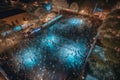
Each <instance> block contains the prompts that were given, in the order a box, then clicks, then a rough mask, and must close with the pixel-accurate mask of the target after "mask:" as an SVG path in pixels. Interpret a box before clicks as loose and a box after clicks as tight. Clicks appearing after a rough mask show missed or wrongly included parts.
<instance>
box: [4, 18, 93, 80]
mask: <svg viewBox="0 0 120 80" xmlns="http://www.w3.org/2000/svg"><path fill="white" fill-rule="evenodd" d="M83 26H84V27H83ZM90 39H91V38H90V37H89V36H86V23H85V22H84V21H83V20H81V19H79V18H69V19H63V20H61V21H59V22H57V23H55V24H54V25H52V26H51V27H49V29H47V30H45V31H44V32H43V33H42V34H41V35H39V36H35V37H34V38H32V39H29V40H25V41H24V42H23V43H21V44H20V45H19V46H17V47H15V48H14V49H13V50H10V52H7V53H8V54H11V57H10V58H9V59H8V61H7V62H6V63H4V64H3V65H2V66H3V67H4V66H7V67H6V68H9V69H11V73H13V74H14V75H13V74H12V75H11V74H10V72H7V73H8V75H10V76H12V77H10V79H11V80H25V78H26V80H63V79H65V80H69V79H67V76H69V72H71V71H72V72H71V74H70V75H72V76H73V77H74V76H75V75H79V73H80V69H81V66H82V65H83V61H84V57H85V53H86V52H87V51H88V50H89V48H88V45H89V44H90V43H89V40H90ZM8 64H12V66H13V67H12V68H11V67H9V65H8ZM4 69H5V68H4ZM22 71H23V72H24V73H25V75H27V77H23V76H25V75H24V74H23V72H22ZM18 78H19V79H18Z"/></svg>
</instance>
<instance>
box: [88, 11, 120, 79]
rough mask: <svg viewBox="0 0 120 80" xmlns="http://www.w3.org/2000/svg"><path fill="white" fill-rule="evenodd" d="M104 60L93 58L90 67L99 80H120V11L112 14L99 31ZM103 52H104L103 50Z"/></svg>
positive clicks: (94, 56)
mask: <svg viewBox="0 0 120 80" xmlns="http://www.w3.org/2000/svg"><path fill="white" fill-rule="evenodd" d="M98 32H99V33H100V40H101V44H102V47H103V49H104V53H100V54H101V55H104V56H105V57H104V59H101V58H100V57H99V55H98V54H93V55H92V56H91V61H90V67H91V70H92V73H93V75H95V76H96V77H97V78H98V79H99V80H120V77H119V74H120V9H116V10H114V11H112V12H110V13H109V14H108V15H107V17H106V19H105V20H104V22H103V24H102V25H101V26H100V28H99V29H98ZM101 51H102V50H101Z"/></svg>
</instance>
